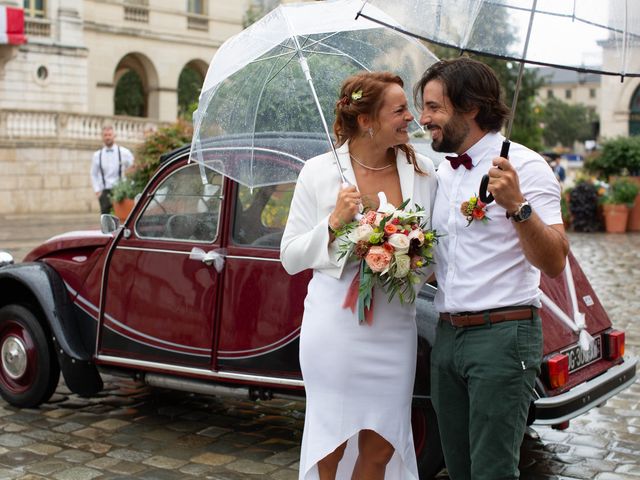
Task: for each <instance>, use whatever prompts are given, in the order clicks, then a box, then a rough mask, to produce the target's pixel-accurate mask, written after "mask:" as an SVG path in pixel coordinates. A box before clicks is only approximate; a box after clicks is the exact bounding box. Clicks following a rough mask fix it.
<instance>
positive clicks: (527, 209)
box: [518, 203, 532, 222]
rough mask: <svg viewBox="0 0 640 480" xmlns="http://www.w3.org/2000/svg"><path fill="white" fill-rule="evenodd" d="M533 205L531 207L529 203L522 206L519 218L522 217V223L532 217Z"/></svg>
mask: <svg viewBox="0 0 640 480" xmlns="http://www.w3.org/2000/svg"><path fill="white" fill-rule="evenodd" d="M531 212H532V210H531V205H529V204H528V203H525V204H524V205H521V206H520V211H519V212H518V217H520V221H521V222H522V221H524V220H526V219H528V218H529V217H530V216H531Z"/></svg>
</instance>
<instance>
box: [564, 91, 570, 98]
mask: <svg viewBox="0 0 640 480" xmlns="http://www.w3.org/2000/svg"><path fill="white" fill-rule="evenodd" d="M564 98H566V99H567V100H569V99H570V98H571V90H569V89H566V90H565V91H564Z"/></svg>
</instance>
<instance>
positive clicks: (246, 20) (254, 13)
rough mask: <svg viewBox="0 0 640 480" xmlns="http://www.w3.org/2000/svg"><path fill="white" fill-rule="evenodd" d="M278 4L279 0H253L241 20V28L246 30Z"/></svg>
mask: <svg viewBox="0 0 640 480" xmlns="http://www.w3.org/2000/svg"><path fill="white" fill-rule="evenodd" d="M279 4H280V1H279V0H254V1H252V2H251V5H249V8H247V11H246V12H245V13H244V17H243V19H242V26H243V27H244V28H247V27H248V26H249V25H251V24H253V23H255V22H257V21H258V20H260V19H261V18H262V17H264V16H265V15H266V14H267V13H269V12H270V11H271V10H273V9H274V8H276V7H277V6H278V5H279Z"/></svg>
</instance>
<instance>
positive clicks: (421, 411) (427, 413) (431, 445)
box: [411, 399, 444, 480]
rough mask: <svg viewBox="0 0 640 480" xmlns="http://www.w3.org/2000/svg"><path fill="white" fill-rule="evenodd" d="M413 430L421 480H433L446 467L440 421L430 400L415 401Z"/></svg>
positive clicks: (412, 413)
mask: <svg viewBox="0 0 640 480" xmlns="http://www.w3.org/2000/svg"><path fill="white" fill-rule="evenodd" d="M411 428H412V429H413V443H414V446H415V449H416V457H417V461H418V472H419V473H420V480H432V479H433V478H435V476H436V475H437V474H438V472H439V471H440V470H442V468H443V467H444V456H443V454H442V446H441V444H440V431H439V430H438V420H437V418H436V412H435V411H434V410H433V405H431V401H430V400H427V399H414V400H413V405H412V408H411Z"/></svg>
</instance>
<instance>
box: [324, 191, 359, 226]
mask: <svg viewBox="0 0 640 480" xmlns="http://www.w3.org/2000/svg"><path fill="white" fill-rule="evenodd" d="M361 201H362V198H361V195H360V192H358V190H357V189H356V187H355V186H353V185H349V186H347V187H344V188H341V189H340V191H339V192H338V199H337V200H336V208H335V209H334V210H333V212H332V213H331V216H329V226H330V227H331V228H332V229H334V230H338V229H340V228H342V227H343V226H344V225H346V224H347V223H349V222H350V221H351V220H353V218H354V217H355V216H356V214H357V213H358V211H359V208H360V202H361Z"/></svg>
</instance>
